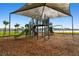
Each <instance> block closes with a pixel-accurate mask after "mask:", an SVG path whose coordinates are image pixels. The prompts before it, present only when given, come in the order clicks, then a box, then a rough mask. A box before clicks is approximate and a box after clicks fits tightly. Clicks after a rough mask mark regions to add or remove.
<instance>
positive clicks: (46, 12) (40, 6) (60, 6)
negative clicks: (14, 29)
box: [9, 3, 73, 39]
mask: <svg viewBox="0 0 79 59" xmlns="http://www.w3.org/2000/svg"><path fill="white" fill-rule="evenodd" d="M11 14H19V15H23V16H28V17H31V18H32V24H29V30H30V36H33V37H34V31H36V32H37V34H36V36H37V39H38V37H39V34H38V33H39V32H38V28H39V26H41V27H42V37H44V38H45V34H46V36H48V39H49V38H50V33H49V32H50V30H49V27H50V24H49V19H50V18H58V17H65V16H71V18H72V37H73V16H72V15H71V14H70V4H68V3H28V4H25V5H24V6H23V7H22V8H20V9H18V10H16V11H14V12H11V13H10V14H9V22H10V24H9V36H10V32H11V31H10V28H11ZM33 27H35V30H34V31H32V30H33V29H32V28H33ZM45 27H46V29H47V31H45V29H44V28H45ZM23 32H25V31H23ZM23 32H22V33H23ZM22 33H21V34H22Z"/></svg>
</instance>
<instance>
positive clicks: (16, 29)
mask: <svg viewBox="0 0 79 59" xmlns="http://www.w3.org/2000/svg"><path fill="white" fill-rule="evenodd" d="M19 26H20V24H17V23H16V24H15V33H18V30H19Z"/></svg>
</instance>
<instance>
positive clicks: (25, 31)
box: [15, 29, 29, 37]
mask: <svg viewBox="0 0 79 59" xmlns="http://www.w3.org/2000/svg"><path fill="white" fill-rule="evenodd" d="M28 32H29V31H28V30H27V29H24V30H23V31H22V32H21V33H20V34H19V35H15V37H19V36H21V35H24V33H27V34H28Z"/></svg>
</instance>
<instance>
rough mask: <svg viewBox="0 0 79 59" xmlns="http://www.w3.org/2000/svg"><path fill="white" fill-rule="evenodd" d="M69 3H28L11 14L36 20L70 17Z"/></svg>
mask: <svg viewBox="0 0 79 59" xmlns="http://www.w3.org/2000/svg"><path fill="white" fill-rule="evenodd" d="M69 7H70V5H69V4H68V3H28V4H25V5H24V6H23V7H22V8H20V9H18V10H16V11H14V12H12V13H11V14H19V15H23V16H29V17H32V18H36V19H45V18H48V17H49V18H56V17H62V16H69V15H70V11H69V10H70V9H69Z"/></svg>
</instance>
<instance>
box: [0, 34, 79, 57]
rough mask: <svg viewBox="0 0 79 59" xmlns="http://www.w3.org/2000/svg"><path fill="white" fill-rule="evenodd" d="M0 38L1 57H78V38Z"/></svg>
mask: <svg viewBox="0 0 79 59" xmlns="http://www.w3.org/2000/svg"><path fill="white" fill-rule="evenodd" d="M74 38H75V39H73V38H72V37H71V36H67V35H66V36H65V35H64V36H63V35H62V34H61V35H59V34H57V35H54V36H50V39H44V38H41V37H39V39H38V40H37V37H34V38H33V37H20V38H16V39H14V38H13V37H5V38H0V55H1V56H73V55H75V56H76V55H79V36H77V37H76V36H75V37H74Z"/></svg>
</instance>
